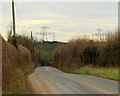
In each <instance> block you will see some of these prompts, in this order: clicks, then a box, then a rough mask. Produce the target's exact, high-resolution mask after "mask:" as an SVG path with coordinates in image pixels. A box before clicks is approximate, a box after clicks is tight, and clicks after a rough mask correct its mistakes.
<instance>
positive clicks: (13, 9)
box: [12, 0, 15, 36]
mask: <svg viewBox="0 0 120 96" xmlns="http://www.w3.org/2000/svg"><path fill="white" fill-rule="evenodd" d="M12 17H13V36H15V8H14V0H12Z"/></svg>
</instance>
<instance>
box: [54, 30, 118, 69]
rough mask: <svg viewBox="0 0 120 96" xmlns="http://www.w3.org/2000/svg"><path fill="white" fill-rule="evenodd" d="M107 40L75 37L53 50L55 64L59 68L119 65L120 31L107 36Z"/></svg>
mask: <svg viewBox="0 0 120 96" xmlns="http://www.w3.org/2000/svg"><path fill="white" fill-rule="evenodd" d="M106 38H107V39H106V41H101V42H100V41H97V42H94V41H92V40H87V39H73V40H70V41H69V43H68V44H62V45H59V46H58V47H57V48H56V49H55V50H54V52H53V55H52V58H53V66H54V67H57V68H63V67H68V68H78V67H81V66H86V65H91V66H94V67H118V65H119V63H120V60H119V58H120V57H119V53H120V32H115V33H114V34H112V35H109V34H108V35H107V36H106Z"/></svg>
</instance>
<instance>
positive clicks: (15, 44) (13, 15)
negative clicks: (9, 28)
mask: <svg viewBox="0 0 120 96" xmlns="http://www.w3.org/2000/svg"><path fill="white" fill-rule="evenodd" d="M12 17H13V45H14V46H15V47H16V48H17V41H16V37H15V8H14V0H12Z"/></svg>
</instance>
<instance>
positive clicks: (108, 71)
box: [62, 66, 119, 81]
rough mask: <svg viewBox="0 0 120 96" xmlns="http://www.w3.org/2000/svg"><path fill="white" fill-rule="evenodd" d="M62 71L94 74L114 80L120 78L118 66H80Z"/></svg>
mask: <svg viewBox="0 0 120 96" xmlns="http://www.w3.org/2000/svg"><path fill="white" fill-rule="evenodd" d="M62 71H64V72H67V73H75V74H85V75H94V76H98V77H103V78H107V79H112V80H117V81H118V80H119V78H118V68H93V67H89V66H85V67H80V68H77V69H71V68H62Z"/></svg>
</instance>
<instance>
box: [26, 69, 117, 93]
mask: <svg viewBox="0 0 120 96" xmlns="http://www.w3.org/2000/svg"><path fill="white" fill-rule="evenodd" d="M28 80H29V82H30V83H31V85H32V87H33V89H34V91H35V94H118V82H117V81H114V80H108V79H104V78H99V77H95V76H87V75H79V74H68V73H64V72H61V71H59V70H58V69H56V68H53V67H37V68H36V69H35V71H34V72H33V73H32V74H30V76H29V77H28Z"/></svg>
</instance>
